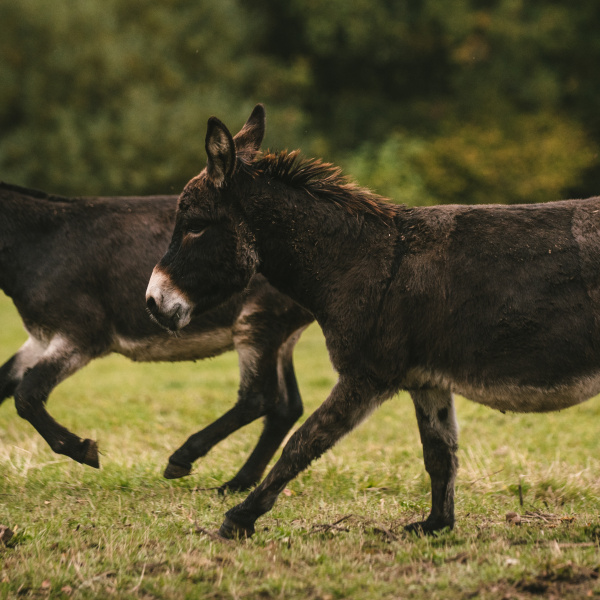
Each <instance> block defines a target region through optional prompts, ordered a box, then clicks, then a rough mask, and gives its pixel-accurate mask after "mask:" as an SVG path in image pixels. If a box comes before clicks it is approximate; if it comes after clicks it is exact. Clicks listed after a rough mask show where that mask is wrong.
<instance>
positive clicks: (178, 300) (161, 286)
mask: <svg viewBox="0 0 600 600" xmlns="http://www.w3.org/2000/svg"><path fill="white" fill-rule="evenodd" d="M146 308H147V309H148V314H149V315H150V318H151V319H152V320H153V321H155V322H156V323H158V324H159V325H160V326H161V327H164V328H165V329H168V330H169V331H178V330H179V329H181V328H182V327H185V326H186V325H187V324H188V323H189V322H190V319H191V314H192V308H193V307H192V305H191V303H190V302H188V301H187V298H186V297H185V295H184V294H182V293H181V292H180V291H179V290H178V289H177V288H176V287H174V286H173V284H172V283H171V281H170V279H169V278H168V276H166V275H165V274H164V273H163V272H162V271H160V270H158V269H157V268H155V269H154V272H153V273H152V277H151V278H150V282H149V284H148V289H147V290H146Z"/></svg>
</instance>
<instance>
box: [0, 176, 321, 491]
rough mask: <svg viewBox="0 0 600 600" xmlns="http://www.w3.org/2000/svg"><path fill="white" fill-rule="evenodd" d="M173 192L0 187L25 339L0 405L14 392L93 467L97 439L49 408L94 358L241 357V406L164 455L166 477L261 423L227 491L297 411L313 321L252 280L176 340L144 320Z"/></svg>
mask: <svg viewBox="0 0 600 600" xmlns="http://www.w3.org/2000/svg"><path fill="white" fill-rule="evenodd" d="M176 202H177V197H176V196H150V197H120V198H119V197H114V198H64V197H60V196H51V195H47V194H44V193H42V192H37V191H33V190H27V189H24V188H20V187H17V186H14V185H8V184H0V287H1V288H2V289H3V290H4V292H5V293H6V294H7V295H8V296H10V297H11V298H12V299H13V301H14V304H15V306H16V308H17V310H18V311H19V313H20V315H21V318H22V319H23V323H24V325H25V328H26V330H27V332H28V333H29V339H28V340H27V341H26V342H25V344H24V345H23V346H22V347H21V349H20V350H19V351H18V352H17V353H16V354H15V355H14V356H13V357H12V358H10V359H9V360H8V361H7V362H6V363H5V364H4V365H3V366H2V367H0V403H1V402H2V401H3V400H5V399H6V398H8V397H10V396H13V395H14V398H15V404H16V408H17V411H18V414H19V415H20V416H21V417H23V418H24V419H27V420H28V421H29V422H30V423H31V424H32V425H33V426H34V427H35V429H37V431H38V432H39V433H40V434H41V435H42V437H43V438H44V439H45V440H46V442H47V443H48V444H49V445H50V447H51V448H52V449H53V450H54V451H55V452H57V453H59V454H65V455H66V456H69V457H71V458H72V459H74V460H76V461H77V462H80V463H83V464H85V465H89V466H91V467H96V468H97V467H98V466H99V461H98V449H97V444H96V442H95V441H93V440H89V439H80V438H79V437H78V436H76V435H74V434H73V433H71V432H70V431H68V430H67V429H66V428H65V427H63V426H61V425H59V424H58V423H57V422H56V421H55V420H54V419H53V418H52V417H51V416H50V415H49V414H48V412H47V411H46V408H45V403H46V400H47V398H48V395H49V394H50V392H51V391H52V389H53V388H54V387H55V386H56V385H57V384H58V383H60V382H61V381H62V380H64V379H65V378H67V377H69V376H70V375H72V374H73V373H75V371H77V370H78V369H80V368H82V367H83V366H84V365H86V364H87V363H88V362H89V361H90V360H92V359H94V358H98V357H101V356H105V355H107V354H109V353H111V352H118V353H119V354H123V355H125V356H127V357H129V358H131V359H133V360H135V361H180V360H196V359H203V358H207V357H211V356H216V355H218V354H221V353H223V352H225V351H228V350H231V349H233V348H235V349H236V350H237V352H238V355H239V364H240V379H241V381H240V389H239V393H238V400H237V404H235V406H234V407H233V408H232V409H231V410H229V411H228V412H227V413H225V414H224V415H223V416H222V417H221V418H219V419H218V420H217V421H215V422H214V423H213V424H212V425H209V426H208V427H206V428H205V429H203V430H202V431H200V432H198V433H196V434H194V435H192V436H191V437H190V438H189V439H188V441H187V442H186V443H185V444H183V446H182V447H181V448H179V450H177V451H176V452H175V453H174V454H173V455H172V456H171V457H170V459H169V463H168V466H167V468H166V470H165V473H164V475H165V477H167V478H177V477H182V476H184V475H187V474H188V473H189V472H190V470H191V468H192V463H193V462H194V461H195V460H196V459H197V458H199V457H201V456H204V455H205V454H206V453H207V452H208V451H209V450H210V448H212V447H213V446H214V445H215V444H217V443H218V442H220V441H221V440H222V439H224V438H225V437H227V436H228V435H229V434H231V433H232V432H234V431H236V430H237V429H239V428H240V427H242V426H244V425H246V424H248V423H250V422H251V421H253V420H255V419H257V418H259V417H263V416H264V417H265V422H264V429H263V432H262V435H261V436H260V439H259V441H258V444H257V446H256V448H255V449H254V451H253V452H252V454H251V455H250V457H249V458H248V460H247V462H246V463H245V464H244V466H243V467H242V468H241V470H240V471H239V472H238V473H237V475H235V476H234V477H233V479H231V480H230V481H228V482H226V483H225V484H223V486H222V489H232V490H239V489H246V488H248V487H250V486H252V485H253V484H255V483H256V482H257V481H258V480H259V479H260V477H261V476H262V473H263V471H264V469H265V468H266V466H267V464H268V463H269V461H270V459H271V458H272V456H273V454H274V453H275V451H276V450H277V448H278V446H279V444H280V443H281V442H282V440H283V439H284V438H285V436H286V435H287V433H288V431H289V430H290V428H291V427H292V425H293V424H294V423H295V422H296V420H297V419H298V418H299V417H300V415H301V414H302V400H301V398H300V394H299V391H298V386H297V383H296V377H295V374H294V367H293V362H292V351H293V349H294V345H295V344H296V342H297V340H298V338H299V336H300V333H301V332H302V330H303V329H304V328H305V327H306V326H307V325H308V324H309V323H311V322H312V321H313V317H312V315H310V314H309V313H308V312H307V311H306V310H304V309H303V308H301V307H300V306H298V305H297V304H296V303H294V302H293V301H292V300H290V299H289V298H288V297H286V296H284V295H282V294H280V293H279V292H277V291H276V290H275V289H274V288H272V287H271V286H270V285H269V284H268V283H267V281H266V280H265V278H264V277H263V276H261V275H257V276H256V277H254V278H252V280H251V281H250V283H249V287H248V289H247V290H245V291H242V290H239V293H236V294H233V295H232V296H231V297H230V298H228V299H227V300H226V301H225V302H223V303H221V304H220V305H219V306H217V305H216V303H215V306H214V308H213V309H212V310H210V311H207V312H205V313H203V314H202V315H200V316H198V317H197V318H193V319H191V321H190V323H189V326H188V327H187V328H186V330H185V331H183V332H181V333H180V334H179V335H177V336H174V335H172V334H170V333H169V332H168V331H166V330H165V328H164V327H162V326H159V325H158V324H157V323H154V322H151V321H150V320H149V319H148V315H147V313H146V307H145V302H144V291H145V289H146V285H147V282H148V278H149V276H150V273H151V271H152V267H153V266H154V265H155V264H156V261H157V260H158V259H159V258H160V257H161V255H162V253H163V252H164V250H165V249H166V248H167V246H168V243H169V239H170V235H171V231H172V229H173V224H174V217H175V208H176Z"/></svg>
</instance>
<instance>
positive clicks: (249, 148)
mask: <svg viewBox="0 0 600 600" xmlns="http://www.w3.org/2000/svg"><path fill="white" fill-rule="evenodd" d="M265 123H266V115H265V107H264V106H263V105H262V104H257V105H256V106H255V107H254V110H253V111H252V114H251V115H250V116H249V117H248V120H247V121H246V123H245V125H244V126H243V127H242V129H241V130H240V132H239V133H238V134H236V136H235V137H234V138H233V141H234V142H235V149H236V150H237V152H238V153H239V154H242V155H244V154H246V155H248V154H250V155H251V154H254V153H255V152H257V151H258V150H260V145H261V144H262V141H263V138H264V137H265Z"/></svg>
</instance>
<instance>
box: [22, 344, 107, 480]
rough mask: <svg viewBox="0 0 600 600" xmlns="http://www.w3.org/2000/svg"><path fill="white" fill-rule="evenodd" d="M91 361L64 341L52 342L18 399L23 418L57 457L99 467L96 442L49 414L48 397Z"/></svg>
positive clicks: (27, 375)
mask: <svg viewBox="0 0 600 600" xmlns="http://www.w3.org/2000/svg"><path fill="white" fill-rule="evenodd" d="M89 360H90V358H89V357H87V356H83V355H81V354H79V353H78V352H77V351H76V350H75V349H74V348H72V347H70V346H68V344H67V343H66V342H64V341H62V340H59V341H56V342H53V343H51V344H50V345H49V346H48V348H47V350H46V352H45V353H44V355H43V356H42V358H41V360H40V361H39V362H38V363H37V364H35V365H34V366H32V367H31V368H29V369H28V370H27V371H26V372H25V374H24V376H23V379H22V380H21V382H20V383H19V384H18V386H17V388H16V390H15V393H14V396H15V406H16V408H17V412H18V414H19V416H21V417H22V418H24V419H26V420H27V421H29V422H30V423H31V424H32V425H33V426H34V427H35V429H36V430H37V431H38V433H39V434H40V435H41V436H42V437H43V438H44V439H45V440H46V442H47V443H48V444H49V446H50V447H51V448H52V450H54V452H56V453H57V454H64V455H66V456H69V457H70V458H72V459H73V460H76V461H77V462H79V463H83V464H86V465H89V466H90V467H95V468H98V467H99V461H98V447H97V444H96V442H95V441H93V440H87V439H86V440H82V439H81V438H79V437H78V436H76V435H75V434H73V433H71V432H70V431H69V430H68V429H66V428H65V427H63V426H62V425H60V424H59V423H57V422H56V421H55V420H54V419H53V418H52V417H51V416H50V415H49V414H48V412H47V411H46V407H45V404H46V401H47V399H48V395H49V394H50V392H51V391H52V389H53V388H54V387H56V386H57V385H58V384H59V383H60V382H61V381H63V380H64V379H66V378H67V377H68V376H69V375H71V374H73V373H74V372H75V371H77V370H78V369H80V368H81V367H83V366H84V365H85V364H87V363H88V362H89Z"/></svg>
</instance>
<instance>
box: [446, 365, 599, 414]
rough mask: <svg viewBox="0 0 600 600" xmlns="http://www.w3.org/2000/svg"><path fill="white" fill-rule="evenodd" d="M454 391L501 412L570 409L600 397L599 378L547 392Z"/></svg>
mask: <svg viewBox="0 0 600 600" xmlns="http://www.w3.org/2000/svg"><path fill="white" fill-rule="evenodd" d="M453 391H455V392H456V393H458V394H460V395H461V396H464V397H465V398H468V399H469V400H473V401H475V402H479V403H480V404H485V405H486V406H490V407H491V408H496V409H498V410H503V411H512V412H549V411H553V410H561V409H564V408H569V407H570V406H574V405H575V404H579V403H580V402H583V401H585V400H588V399H589V398H592V397H593V396H595V395H597V394H598V393H600V374H597V375H593V376H590V377H583V378H580V379H578V380H573V381H570V382H568V383H564V384H557V385H555V386H552V387H547V388H542V387H535V386H529V385H523V386H522V385H517V384H505V385H497V386H489V387H478V386H473V385H469V384H456V385H455V386H453Z"/></svg>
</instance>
